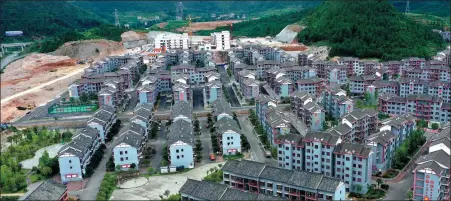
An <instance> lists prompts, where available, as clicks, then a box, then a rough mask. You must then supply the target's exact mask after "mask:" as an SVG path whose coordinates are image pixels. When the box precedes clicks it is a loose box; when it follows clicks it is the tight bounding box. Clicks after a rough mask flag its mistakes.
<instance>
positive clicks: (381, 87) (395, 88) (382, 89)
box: [373, 80, 399, 94]
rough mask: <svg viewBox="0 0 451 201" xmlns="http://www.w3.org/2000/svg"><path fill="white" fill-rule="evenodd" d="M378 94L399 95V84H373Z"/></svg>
mask: <svg viewBox="0 0 451 201" xmlns="http://www.w3.org/2000/svg"><path fill="white" fill-rule="evenodd" d="M373 86H375V87H376V90H377V92H378V93H390V94H399V84H398V82H396V81H389V80H377V81H374V82H373Z"/></svg>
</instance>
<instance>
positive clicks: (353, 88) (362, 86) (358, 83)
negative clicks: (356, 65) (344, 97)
mask: <svg viewBox="0 0 451 201" xmlns="http://www.w3.org/2000/svg"><path fill="white" fill-rule="evenodd" d="M380 79H381V77H380V76H377V75H374V74H373V75H363V76H352V77H349V91H350V92H351V93H352V94H364V93H365V91H366V88H367V87H368V86H369V85H371V84H373V82H375V81H377V80H380Z"/></svg>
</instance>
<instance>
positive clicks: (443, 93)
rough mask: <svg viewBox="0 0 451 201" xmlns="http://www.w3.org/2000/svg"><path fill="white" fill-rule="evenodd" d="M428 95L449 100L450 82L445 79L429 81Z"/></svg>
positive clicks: (450, 93)
mask: <svg viewBox="0 0 451 201" xmlns="http://www.w3.org/2000/svg"><path fill="white" fill-rule="evenodd" d="M427 94H428V95H431V96H437V97H441V98H442V99H443V102H445V103H450V102H451V83H450V82H445V81H435V82H429V84H428V93H427Z"/></svg>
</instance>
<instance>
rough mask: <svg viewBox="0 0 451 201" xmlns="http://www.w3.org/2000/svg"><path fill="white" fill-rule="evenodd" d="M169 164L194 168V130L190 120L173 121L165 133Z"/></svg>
mask: <svg viewBox="0 0 451 201" xmlns="http://www.w3.org/2000/svg"><path fill="white" fill-rule="evenodd" d="M167 136H168V139H167V143H166V144H167V145H168V152H169V154H168V155H169V162H170V165H171V166H176V167H180V166H183V167H184V168H194V149H193V147H194V138H195V137H194V131H193V125H192V123H191V122H187V121H174V122H173V123H172V124H171V126H170V127H169V133H168V134H167Z"/></svg>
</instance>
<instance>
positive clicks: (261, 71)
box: [255, 60, 280, 81]
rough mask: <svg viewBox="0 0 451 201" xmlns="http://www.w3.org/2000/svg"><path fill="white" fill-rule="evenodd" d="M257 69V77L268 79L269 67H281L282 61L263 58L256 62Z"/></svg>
mask: <svg viewBox="0 0 451 201" xmlns="http://www.w3.org/2000/svg"><path fill="white" fill-rule="evenodd" d="M256 66H257V71H256V72H255V79H258V80H264V81H266V80H268V76H267V74H266V71H268V70H269V69H280V62H277V61H274V60H262V61H257V62H256Z"/></svg>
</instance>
